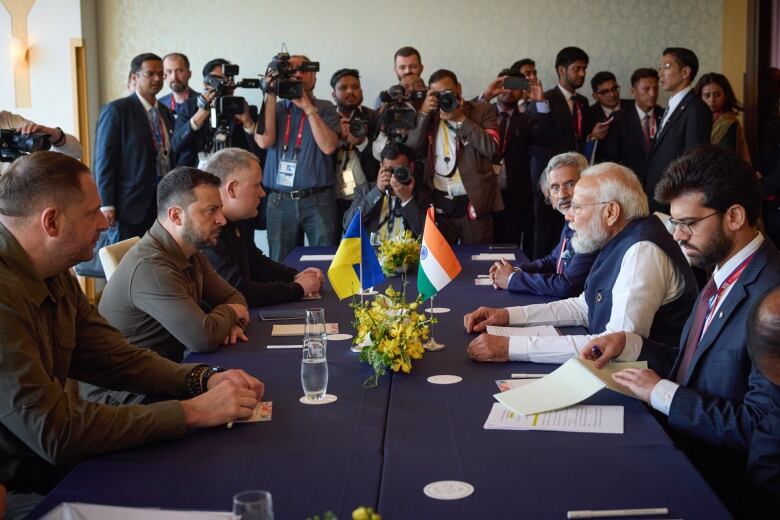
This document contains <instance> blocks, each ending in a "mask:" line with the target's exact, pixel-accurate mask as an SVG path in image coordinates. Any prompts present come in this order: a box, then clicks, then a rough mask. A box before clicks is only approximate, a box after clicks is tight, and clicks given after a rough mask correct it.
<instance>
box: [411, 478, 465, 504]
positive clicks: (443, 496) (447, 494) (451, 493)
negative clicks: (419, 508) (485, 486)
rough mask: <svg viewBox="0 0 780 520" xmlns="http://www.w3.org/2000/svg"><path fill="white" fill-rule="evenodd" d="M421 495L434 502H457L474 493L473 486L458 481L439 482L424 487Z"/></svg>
mask: <svg viewBox="0 0 780 520" xmlns="http://www.w3.org/2000/svg"><path fill="white" fill-rule="evenodd" d="M423 493H425V495H426V496H429V497H431V498H435V499H436V500H459V499H461V498H466V497H467V496H469V495H471V494H472V493H474V486H472V485H471V484H469V483H468V482H461V481H460V480H440V481H438V482H431V483H430V484H428V485H427V486H425V487H424V488H423Z"/></svg>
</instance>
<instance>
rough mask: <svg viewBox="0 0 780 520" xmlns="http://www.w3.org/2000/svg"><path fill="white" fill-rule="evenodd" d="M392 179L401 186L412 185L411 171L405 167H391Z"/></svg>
mask: <svg viewBox="0 0 780 520" xmlns="http://www.w3.org/2000/svg"><path fill="white" fill-rule="evenodd" d="M393 177H395V180H397V181H398V182H400V183H401V184H403V185H405V186H408V185H409V184H411V183H412V170H410V169H409V168H407V167H406V166H393Z"/></svg>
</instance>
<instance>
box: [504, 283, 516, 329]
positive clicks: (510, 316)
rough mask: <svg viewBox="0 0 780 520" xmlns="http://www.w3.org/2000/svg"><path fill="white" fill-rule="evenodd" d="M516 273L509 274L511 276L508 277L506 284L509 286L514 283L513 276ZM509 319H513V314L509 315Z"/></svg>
mask: <svg viewBox="0 0 780 520" xmlns="http://www.w3.org/2000/svg"><path fill="white" fill-rule="evenodd" d="M514 275H515V273H512V274H510V275H509V278H508V279H507V281H506V286H507V287H509V286H510V285H512V277H513V276H514ZM509 321H512V315H511V314H510V315H509Z"/></svg>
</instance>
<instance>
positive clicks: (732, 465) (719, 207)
mask: <svg viewBox="0 0 780 520" xmlns="http://www.w3.org/2000/svg"><path fill="white" fill-rule="evenodd" d="M656 197H657V198H658V199H659V200H660V201H662V202H664V203H666V204H671V214H672V220H671V221H670V222H671V223H672V224H674V225H675V231H674V238H675V239H676V240H677V241H678V242H679V243H680V245H681V246H682V248H683V250H684V251H685V253H686V255H687V256H688V257H689V258H690V259H691V262H692V263H693V264H694V265H696V266H698V267H712V266H714V268H715V271H714V273H713V275H712V277H711V278H710V280H709V282H708V283H707V285H706V286H705V287H704V289H703V290H702V292H701V294H700V295H699V298H698V301H697V303H696V305H695V306H694V308H693V311H692V313H691V315H690V317H689V318H688V321H687V323H686V325H685V327H684V328H683V331H682V335H681V336H680V341H679V349H677V348H672V347H671V346H670V345H664V344H663V343H662V342H658V341H653V340H651V339H644V338H642V337H639V336H638V335H637V334H633V333H631V332H617V333H614V334H610V335H608V336H604V337H601V338H598V340H596V341H593V342H591V343H589V344H588V345H586V346H585V347H584V348H583V349H582V351H581V352H582V356H583V357H588V358H594V357H595V356H594V355H593V354H592V352H591V350H590V349H591V347H592V346H594V345H598V346H599V348H600V349H601V351H602V353H603V354H602V355H601V356H600V357H598V359H597V363H598V365H600V366H603V365H604V364H605V363H606V362H607V360H609V359H611V358H614V357H616V356H618V355H620V354H621V353H623V351H624V348H625V349H627V350H629V349H630V350H635V349H637V348H639V349H640V350H641V355H642V358H644V359H647V360H648V362H649V365H650V368H649V369H645V370H638V369H627V370H623V371H621V372H619V373H618V374H616V375H615V380H616V381H618V382H619V383H621V384H623V385H625V386H627V387H628V388H629V389H631V391H632V392H634V394H636V396H637V397H639V398H640V399H642V400H644V401H646V402H647V403H649V404H650V405H651V406H652V407H653V408H654V409H656V410H657V411H658V412H660V413H661V414H663V415H665V416H667V417H668V419H667V421H666V426H667V428H668V429H669V430H670V433H671V435H672V437H673V438H674V439H675V441H676V443H677V445H678V446H679V447H680V448H681V449H682V450H683V451H685V453H686V454H687V455H688V458H690V459H691V461H692V462H693V463H694V465H695V466H696V467H697V468H698V469H699V471H700V472H701V473H702V475H704V477H705V478H706V479H707V480H708V482H709V483H710V484H711V485H712V487H713V488H714V489H715V491H716V492H717V493H718V495H719V496H720V497H721V499H722V500H723V501H724V502H725V503H726V505H727V506H729V507H730V508H731V509H732V511H734V512H735V513H737V512H739V506H740V501H739V496H740V489H741V487H742V484H743V482H742V479H741V475H742V474H743V471H744V467H745V463H746V459H747V450H748V445H749V443H750V439H751V436H752V432H753V430H754V428H755V426H756V424H757V423H758V422H759V421H761V419H762V417H764V415H765V414H766V413H767V411H768V409H769V407H770V404H771V402H772V401H773V400H774V401H775V403H777V402H778V399H780V392H779V391H778V390H779V389H778V388H777V387H776V386H774V385H773V384H772V383H770V382H769V381H768V380H767V379H766V378H764V377H763V376H762V375H761V374H760V373H759V371H758V369H757V368H756V367H755V366H754V365H753V364H752V363H751V362H750V358H749V356H748V353H747V350H746V348H745V344H746V340H747V336H746V333H747V320H748V315H749V313H750V310H751V308H752V307H753V306H754V305H755V304H756V302H758V301H759V300H760V299H761V297H762V295H763V294H765V293H766V292H767V291H768V290H769V289H772V288H773V287H775V286H777V285H778V284H779V283H780V253H778V251H777V249H776V248H775V246H774V245H773V244H772V243H771V241H770V240H767V239H766V238H765V237H764V236H763V235H762V234H761V233H760V232H759V231H758V228H757V227H756V226H757V223H758V218H759V215H760V213H761V190H760V187H759V182H758V178H757V177H756V175H755V173H754V172H753V170H752V168H750V166H749V165H748V164H747V163H745V162H744V161H742V160H741V159H740V158H739V157H738V156H737V155H736V154H735V153H734V152H732V151H729V150H726V149H724V148H721V147H718V146H712V145H705V146H701V147H698V148H696V149H694V150H692V151H691V152H690V153H688V154H686V155H684V156H683V157H681V158H680V159H678V160H677V161H675V162H673V163H672V165H671V166H670V167H669V168H668V169H667V171H666V173H665V174H664V177H663V178H662V179H661V181H660V182H659V183H658V185H657V187H656ZM659 374H663V375H664V376H666V377H667V379H663V378H662V377H661V375H659Z"/></svg>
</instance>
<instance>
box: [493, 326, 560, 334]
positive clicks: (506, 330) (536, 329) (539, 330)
mask: <svg viewBox="0 0 780 520" xmlns="http://www.w3.org/2000/svg"><path fill="white" fill-rule="evenodd" d="M487 333H488V334H493V335H494V336H558V330H557V329H556V328H555V327H553V326H552V325H535V326H532V327H498V326H496V325H488V326H487Z"/></svg>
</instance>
